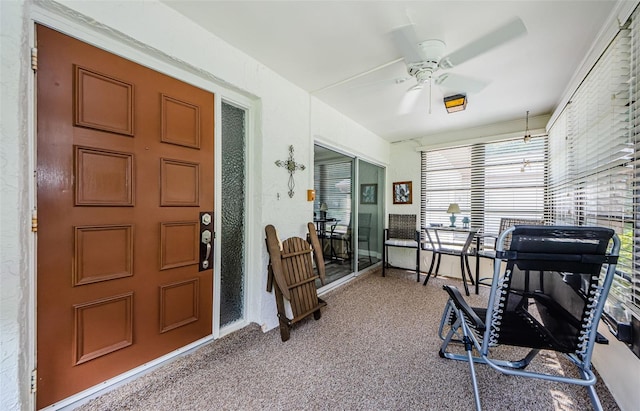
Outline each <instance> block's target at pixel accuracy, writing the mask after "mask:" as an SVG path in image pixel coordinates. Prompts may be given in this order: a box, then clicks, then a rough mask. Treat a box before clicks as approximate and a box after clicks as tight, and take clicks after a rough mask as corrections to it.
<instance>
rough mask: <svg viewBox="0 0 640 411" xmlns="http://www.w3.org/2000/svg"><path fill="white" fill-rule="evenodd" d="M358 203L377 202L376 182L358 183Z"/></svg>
mask: <svg viewBox="0 0 640 411" xmlns="http://www.w3.org/2000/svg"><path fill="white" fill-rule="evenodd" d="M360 204H378V185H377V184H360Z"/></svg>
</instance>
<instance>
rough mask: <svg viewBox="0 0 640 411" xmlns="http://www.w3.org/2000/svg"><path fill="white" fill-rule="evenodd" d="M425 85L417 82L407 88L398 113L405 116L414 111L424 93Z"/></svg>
mask: <svg viewBox="0 0 640 411" xmlns="http://www.w3.org/2000/svg"><path fill="white" fill-rule="evenodd" d="M423 89H424V87H423V86H422V84H417V85H415V86H413V87H411V88H410V89H409V90H407V92H406V93H404V96H403V97H402V101H401V102H400V106H399V107H398V115H400V116H404V115H407V114H409V113H411V112H412V111H413V108H414V107H415V105H416V103H417V102H418V99H419V98H420V96H421V95H422V90H423Z"/></svg>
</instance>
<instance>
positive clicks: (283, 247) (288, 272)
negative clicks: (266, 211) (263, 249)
mask: <svg viewBox="0 0 640 411" xmlns="http://www.w3.org/2000/svg"><path fill="white" fill-rule="evenodd" d="M307 228H308V229H309V241H306V240H304V239H303V238H300V237H291V238H289V239H287V240H285V241H284V242H282V243H280V239H279V238H278V234H277V232H276V229H275V227H274V226H273V225H268V226H266V227H265V233H266V236H267V238H266V242H267V250H268V251H269V267H268V277H267V292H271V290H272V289H274V288H275V297H276V306H277V308H278V319H279V322H280V337H281V338H282V341H287V340H288V339H289V330H290V329H291V326H292V325H293V324H295V323H297V322H298V321H300V320H302V319H303V318H305V317H307V316H308V315H310V314H313V318H314V319H316V320H319V319H320V316H321V312H320V308H322V307H324V306H325V305H327V303H325V302H324V301H323V300H322V299H320V298H318V293H317V290H316V285H315V280H316V279H317V278H320V281H321V282H322V284H324V280H325V269H324V258H323V256H322V248H321V247H320V242H319V241H318V235H317V234H316V228H315V225H314V224H313V223H309V224H307ZM311 255H313V258H314V260H315V263H316V268H317V269H318V274H317V275H316V274H315V272H314V269H313V264H312V261H311ZM274 280H275V281H274ZM285 299H287V300H288V301H289V303H290V305H291V311H292V313H293V318H289V317H287V313H286V311H285V302H284V300H285Z"/></svg>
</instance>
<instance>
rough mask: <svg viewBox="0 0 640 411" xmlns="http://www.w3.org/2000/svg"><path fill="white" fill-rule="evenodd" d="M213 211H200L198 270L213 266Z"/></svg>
mask: <svg viewBox="0 0 640 411" xmlns="http://www.w3.org/2000/svg"><path fill="white" fill-rule="evenodd" d="M212 215H213V212H202V213H200V271H204V270H207V269H209V268H213V256H212V254H213V252H212V251H213V244H212V242H213V239H214V238H215V235H214V233H213V231H212V222H213V217H212Z"/></svg>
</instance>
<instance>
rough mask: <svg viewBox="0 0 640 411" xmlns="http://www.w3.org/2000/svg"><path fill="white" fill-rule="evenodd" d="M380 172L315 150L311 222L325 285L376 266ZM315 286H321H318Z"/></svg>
mask: <svg viewBox="0 0 640 411" xmlns="http://www.w3.org/2000/svg"><path fill="white" fill-rule="evenodd" d="M384 171H385V170H384V168H382V167H380V166H377V165H375V164H371V163H369V162H366V161H363V160H360V159H355V158H354V157H352V156H349V155H346V154H343V153H339V152H337V151H334V150H331V149H328V148H326V147H323V146H320V145H315V147H314V189H315V190H316V199H315V202H314V208H313V211H314V213H313V220H314V222H315V224H316V230H317V233H318V237H319V239H320V242H321V245H322V248H323V255H324V259H325V268H326V273H327V284H330V283H333V282H335V281H338V280H341V279H344V278H345V277H347V276H349V275H353V274H354V273H357V272H359V271H362V270H363V269H366V268H367V267H370V266H372V265H373V264H376V263H377V262H379V261H380V259H381V257H382V241H381V240H382V237H381V236H382V230H383V227H384V201H383V200H384V198H383V191H384V178H385V177H384ZM317 285H318V287H320V286H321V284H320V282H319V281H318V284H317Z"/></svg>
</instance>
